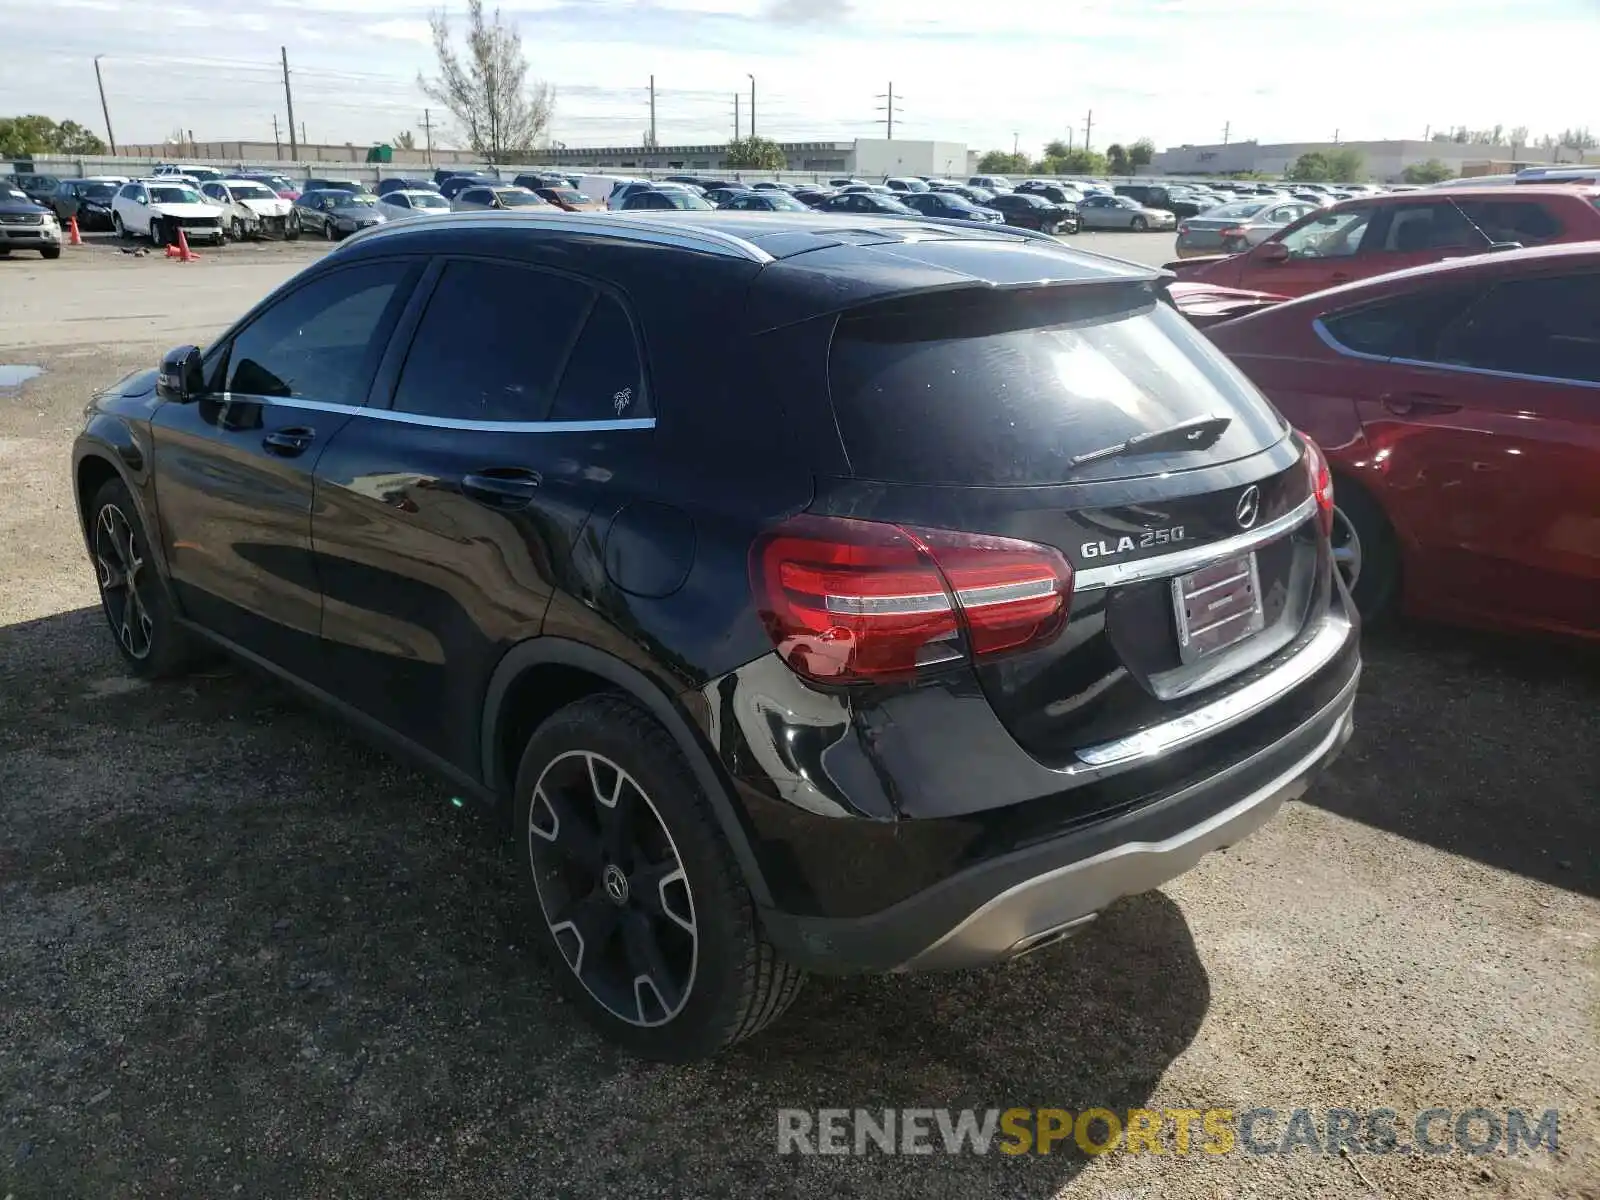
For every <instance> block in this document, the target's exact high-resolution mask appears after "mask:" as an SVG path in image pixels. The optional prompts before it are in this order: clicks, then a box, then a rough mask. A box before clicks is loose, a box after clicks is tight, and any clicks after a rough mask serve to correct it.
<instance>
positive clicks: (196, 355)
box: [156, 346, 205, 404]
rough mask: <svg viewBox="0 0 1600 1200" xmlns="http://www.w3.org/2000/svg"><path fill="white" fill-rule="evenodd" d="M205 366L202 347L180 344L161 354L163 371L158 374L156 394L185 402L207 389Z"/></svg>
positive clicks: (164, 398)
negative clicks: (201, 351) (202, 360)
mask: <svg viewBox="0 0 1600 1200" xmlns="http://www.w3.org/2000/svg"><path fill="white" fill-rule="evenodd" d="M204 376H205V368H204V367H203V366H202V364H201V361H200V347H198V346H178V347H176V348H175V349H172V350H168V351H167V352H166V353H165V354H164V355H162V356H161V373H160V374H159V375H157V376H156V395H158V396H160V397H161V398H162V399H163V400H175V401H177V402H178V403H179V404H183V403H185V402H187V401H189V400H193V399H194V398H195V397H196V396H198V395H199V394H200V393H201V392H202V391H204V390H205V378H204Z"/></svg>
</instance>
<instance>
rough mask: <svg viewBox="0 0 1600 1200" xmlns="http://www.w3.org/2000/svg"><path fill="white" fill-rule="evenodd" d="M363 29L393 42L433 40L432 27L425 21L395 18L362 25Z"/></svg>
mask: <svg viewBox="0 0 1600 1200" xmlns="http://www.w3.org/2000/svg"><path fill="white" fill-rule="evenodd" d="M363 31H364V32H366V33H370V34H371V35H372V36H373V37H380V38H387V39H389V40H390V41H394V42H421V43H422V44H423V45H425V46H426V45H429V44H431V43H432V41H433V29H432V28H431V27H430V26H429V24H428V23H427V22H426V21H413V20H406V19H403V18H398V17H397V18H395V19H393V20H389V21H378V22H376V23H375V24H372V25H367V26H363Z"/></svg>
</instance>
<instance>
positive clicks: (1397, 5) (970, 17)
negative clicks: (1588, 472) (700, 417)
mask: <svg viewBox="0 0 1600 1200" xmlns="http://www.w3.org/2000/svg"><path fill="white" fill-rule="evenodd" d="M439 2H440V0H227V2H226V3H223V2H219V0H171V2H170V3H165V2H163V3H157V4H154V5H150V4H130V3H126V0H42V2H41V0H0V31H4V32H3V34H0V43H3V44H4V47H5V48H4V51H3V53H0V115H10V114H15V113H24V112H39V113H43V114H45V115H47V116H50V117H53V118H55V119H57V120H62V119H68V118H70V119H72V120H76V121H78V122H80V123H81V124H83V125H86V126H88V127H90V128H91V129H93V130H95V131H96V132H98V133H99V134H100V135H101V136H102V137H104V136H105V122H104V120H103V118H102V116H101V112H100V103H99V97H98V94H97V92H96V90H95V72H94V65H93V60H94V57H95V56H96V55H100V56H102V58H101V70H102V73H103V75H104V78H105V88H106V96H107V100H108V102H109V106H110V110H111V120H112V123H113V128H114V129H115V131H116V135H117V139H118V141H119V142H123V143H145V142H156V141H160V140H162V139H164V138H165V137H167V136H168V135H169V134H170V133H171V132H172V131H174V130H176V129H183V130H192V131H193V133H194V136H195V138H196V139H197V140H200V141H207V140H215V141H222V140H229V141H232V140H266V141H270V140H271V138H272V121H273V117H274V115H276V116H277V118H278V121H279V123H280V126H281V125H282V124H283V123H284V122H285V120H286V117H285V115H284V96H283V86H282V78H281V76H280V74H279V64H278V49H279V46H280V45H281V46H284V47H286V48H287V50H288V55H289V65H290V68H291V79H292V82H293V87H294V96H295V117H296V120H297V123H303V124H304V125H305V128H306V134H307V137H308V138H309V140H310V141H312V142H334V143H343V142H353V143H356V144H358V145H362V144H367V143H370V142H373V141H382V140H389V139H391V138H392V137H393V136H394V135H396V134H397V133H399V132H400V131H401V130H407V129H409V130H413V131H415V132H416V135H417V138H418V142H419V144H420V143H421V140H422V120H423V108H424V107H425V106H426V105H428V104H429V103H430V102H429V101H427V100H426V99H425V98H424V97H423V96H422V93H421V92H420V91H419V89H418V88H417V86H416V78H417V73H418V72H419V71H423V72H427V71H430V70H431V69H432V65H433V52H432V48H431V45H430V41H429V36H428V14H429V10H430V9H432V8H436V7H438V6H439ZM455 8H456V11H457V13H458V14H459V12H460V10H461V8H462V6H461V4H460V3H459V0H458V3H457V4H456V5H455ZM501 13H502V17H503V19H504V20H505V21H506V22H507V23H510V24H514V25H515V26H516V27H517V28H518V29H519V31H520V32H521V35H522V40H523V47H524V50H525V52H526V54H527V57H528V60H529V64H530V75H531V76H532V77H534V78H539V79H544V80H547V81H548V82H550V83H551V84H553V85H554V87H555V89H556V116H555V123H554V127H553V130H552V136H553V138H554V139H556V140H559V141H561V142H564V143H565V144H567V145H569V146H605V145H636V144H638V142H639V140H640V138H641V135H642V134H643V132H644V130H645V129H646V128H647V127H648V125H649V92H648V85H649V80H650V76H651V75H652V74H654V76H655V80H656V88H657V93H656V121H657V134H658V138H659V140H660V142H661V143H662V144H664V145H670V144H682V143H708V142H721V141H726V140H727V138H728V137H729V136H730V135H731V133H732V128H733V94H734V92H735V91H737V92H739V93H740V94H741V96H742V97H743V101H742V102H743V104H744V105H745V111H744V112H743V114H742V120H743V128H742V132H745V133H748V132H749V112H748V98H749V90H750V80H749V78H748V76H749V75H752V74H753V75H754V76H755V77H756V132H757V133H760V134H762V135H763V136H767V137H772V138H775V139H777V140H780V141H784V140H801V139H812V138H815V139H841V140H848V139H850V138H854V137H873V136H882V135H883V131H884V126H883V113H882V112H881V111H879V110H880V109H881V107H882V106H883V104H884V101H883V100H882V99H881V98H880V97H881V95H882V94H883V93H885V92H886V91H887V90H888V85H889V84H890V83H891V82H892V83H893V85H894V90H895V95H896V108H897V112H896V122H895V135H896V136H897V137H905V138H941V139H944V140H949V141H959V142H966V143H967V144H968V145H969V146H970V147H972V148H974V149H980V150H981V149H992V148H1003V149H1007V150H1009V149H1010V148H1011V147H1012V145H1013V140H1014V139H1015V141H1016V143H1017V144H1020V145H1021V146H1022V147H1023V148H1024V149H1027V150H1029V151H1030V152H1032V153H1034V154H1037V153H1038V152H1039V151H1040V149H1041V148H1042V146H1043V145H1044V143H1045V142H1046V141H1048V140H1050V139H1052V138H1061V139H1063V140H1065V139H1066V138H1067V137H1068V136H1069V131H1070V132H1071V136H1072V138H1073V139H1074V141H1075V143H1076V144H1082V141H1083V136H1084V132H1083V127H1084V124H1085V119H1086V114H1087V113H1088V112H1090V111H1091V110H1092V111H1093V114H1094V115H1093V132H1092V143H1093V145H1094V146H1095V147H1097V148H1101V149H1103V148H1104V147H1105V146H1106V145H1107V144H1108V143H1109V142H1112V141H1122V142H1129V141H1132V140H1134V139H1136V138H1140V137H1149V138H1152V139H1153V140H1154V141H1155V143H1156V144H1157V146H1158V147H1163V146H1168V145H1180V144H1183V143H1191V142H1192V143H1207V142H1217V141H1221V140H1222V137H1223V130H1224V127H1225V126H1226V127H1227V128H1228V131H1229V138H1230V140H1233V141H1243V140H1247V139H1251V138H1254V139H1256V140H1258V141H1262V142H1272V141H1306V140H1315V139H1321V138H1331V137H1332V136H1333V135H1334V134H1335V132H1336V131H1337V133H1338V135H1339V137H1340V138H1341V139H1342V140H1346V141H1350V140H1364V139H1376V138H1393V137H1410V138H1417V137H1421V136H1422V135H1423V133H1424V131H1425V130H1427V129H1428V128H1430V127H1431V128H1433V129H1439V128H1442V127H1447V126H1456V125H1466V126H1469V127H1472V128H1489V127H1492V126H1494V125H1497V124H1499V125H1503V126H1505V127H1507V128H1508V129H1509V128H1512V127H1515V126H1518V125H1526V126H1528V127H1529V128H1530V129H1531V131H1532V133H1533V135H1534V136H1535V137H1537V136H1538V135H1539V134H1540V133H1545V132H1551V133H1555V132H1559V131H1560V130H1561V129H1564V128H1567V127H1570V126H1578V125H1591V126H1593V127H1595V128H1596V130H1597V131H1600V92H1597V91H1596V89H1595V87H1594V83H1593V80H1594V63H1595V62H1596V61H1597V60H1600V0H1519V3H1517V4H1508V3H1506V0H1325V2H1319V3H1311V2H1309V0H1066V2H1058V3H1045V2H1037V3H1018V2H1016V0H1012V2H1010V3H1003V2H1000V3H996V2H993V0H990V2H984V0H506V3H504V4H503V5H502V6H501ZM433 119H434V121H435V122H436V123H438V124H441V125H443V126H445V128H444V129H441V130H440V131H439V137H438V141H437V144H440V145H448V144H454V139H452V138H451V137H450V132H449V129H448V122H449V118H448V116H447V115H445V114H443V113H440V112H439V111H438V110H437V108H435V111H434V113H433ZM285 140H287V139H286V137H285Z"/></svg>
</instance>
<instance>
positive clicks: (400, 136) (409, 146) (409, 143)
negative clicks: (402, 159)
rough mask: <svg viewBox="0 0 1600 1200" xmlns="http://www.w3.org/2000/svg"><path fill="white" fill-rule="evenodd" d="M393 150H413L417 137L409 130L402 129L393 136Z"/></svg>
mask: <svg viewBox="0 0 1600 1200" xmlns="http://www.w3.org/2000/svg"><path fill="white" fill-rule="evenodd" d="M394 148H395V149H396V150H415V149H416V148H417V135H416V134H414V133H412V132H411V130H409V129H402V130H401V131H400V132H399V133H397V134H395V135H394Z"/></svg>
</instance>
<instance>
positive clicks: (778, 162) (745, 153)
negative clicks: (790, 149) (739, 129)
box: [724, 134, 789, 171]
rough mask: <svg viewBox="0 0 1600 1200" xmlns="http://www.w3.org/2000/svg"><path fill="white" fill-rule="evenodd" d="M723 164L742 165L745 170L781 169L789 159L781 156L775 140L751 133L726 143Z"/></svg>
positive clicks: (786, 165)
mask: <svg viewBox="0 0 1600 1200" xmlns="http://www.w3.org/2000/svg"><path fill="white" fill-rule="evenodd" d="M724 165H726V166H729V167H743V168H745V169H747V170H760V171H782V170H784V169H785V168H787V167H788V165H789V160H788V159H787V158H785V157H784V156H783V151H782V150H780V149H778V143H777V142H774V141H769V140H768V139H767V138H764V137H756V136H755V135H754V134H752V135H751V136H750V137H747V138H742V139H740V140H739V141H736V142H729V143H728V149H727V151H726V152H725V154H724Z"/></svg>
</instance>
